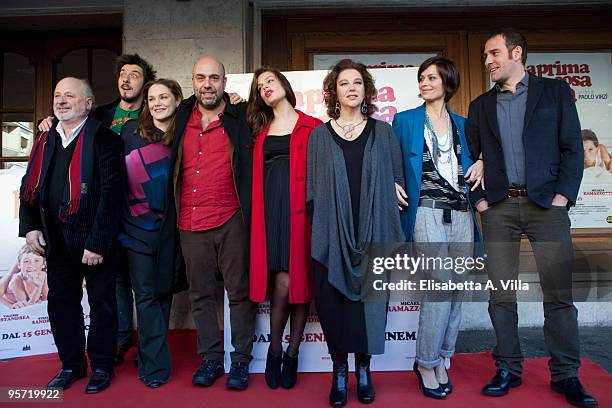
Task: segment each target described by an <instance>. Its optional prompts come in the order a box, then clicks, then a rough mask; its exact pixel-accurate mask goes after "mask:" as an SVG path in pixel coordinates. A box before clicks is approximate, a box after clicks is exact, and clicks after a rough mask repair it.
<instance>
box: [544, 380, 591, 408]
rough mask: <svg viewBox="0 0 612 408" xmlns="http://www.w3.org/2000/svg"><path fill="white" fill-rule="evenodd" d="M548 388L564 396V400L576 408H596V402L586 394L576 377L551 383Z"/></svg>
mask: <svg viewBox="0 0 612 408" xmlns="http://www.w3.org/2000/svg"><path fill="white" fill-rule="evenodd" d="M550 388H552V389H553V390H554V391H556V392H558V393H559V394H565V399H566V400H567V402H569V403H570V404H572V405H575V406H577V407H596V406H597V400H596V399H595V398H593V397H592V396H590V395H589V394H587V392H586V390H585V389H584V388H583V387H582V384H580V381H579V380H578V377H570V378H565V379H563V380H561V381H551V382H550Z"/></svg>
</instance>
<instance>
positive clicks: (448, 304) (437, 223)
mask: <svg viewBox="0 0 612 408" xmlns="http://www.w3.org/2000/svg"><path fill="white" fill-rule="evenodd" d="M443 211H444V210H441V209H434V208H428V207H419V208H418V209H417V214H416V222H415V226H414V233H413V248H414V254H415V256H420V255H421V254H423V255H425V256H426V257H440V258H446V257H451V258H455V257H471V256H473V252H472V251H471V249H472V245H471V244H465V243H466V242H467V243H472V242H473V241H474V223H473V221H472V215H471V213H469V212H464V211H451V221H452V222H451V223H445V222H444V221H443ZM419 277H420V278H421V279H432V280H435V281H436V282H447V281H449V280H451V281H454V282H457V281H463V280H464V278H465V274H457V273H455V271H453V270H447V269H443V268H436V269H428V270H427V271H425V272H424V273H423V274H419ZM435 295H440V296H435ZM433 296H435V297H436V299H433V298H432V297H433ZM432 297H430V296H429V295H428V296H427V297H425V298H424V299H423V301H422V302H421V311H420V315H419V331H418V336H417V344H416V361H417V363H418V364H419V365H420V366H422V367H424V368H434V367H436V366H438V365H439V364H440V357H445V358H450V357H452V355H453V353H454V352H455V343H456V341H457V334H458V333H459V325H460V323H461V299H462V297H463V293H461V292H459V291H454V292H452V293H446V294H442V293H436V294H432Z"/></svg>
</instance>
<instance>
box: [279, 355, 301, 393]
mask: <svg viewBox="0 0 612 408" xmlns="http://www.w3.org/2000/svg"><path fill="white" fill-rule="evenodd" d="M297 369H298V356H297V355H296V356H295V357H291V356H290V355H289V354H287V353H284V354H283V371H282V374H281V385H282V386H283V388H287V389H289V388H293V386H294V385H295V383H297Z"/></svg>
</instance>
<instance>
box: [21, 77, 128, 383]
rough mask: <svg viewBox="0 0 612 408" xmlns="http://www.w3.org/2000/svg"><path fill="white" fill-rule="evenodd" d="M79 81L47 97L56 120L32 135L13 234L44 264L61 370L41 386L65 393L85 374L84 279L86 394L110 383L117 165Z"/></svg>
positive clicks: (119, 149)
mask: <svg viewBox="0 0 612 408" xmlns="http://www.w3.org/2000/svg"><path fill="white" fill-rule="evenodd" d="M93 104H94V96H93V93H92V91H91V87H90V86H89V84H88V83H87V81H85V80H82V79H77V78H71V77H68V78H64V79H62V80H61V81H59V82H58V84H57V86H56V87H55V93H54V95H53V111H54V114H55V117H56V118H57V119H56V120H54V121H53V126H52V127H51V129H50V130H49V131H48V132H41V133H39V134H38V135H37V137H36V142H35V146H34V148H33V149H32V154H31V155H30V161H29V163H28V170H27V172H26V174H25V176H24V177H23V180H22V185H21V191H20V204H21V205H20V209H19V236H22V237H25V238H26V241H27V243H28V245H29V246H30V247H31V248H33V249H34V251H35V252H36V253H38V254H40V255H44V256H45V257H46V258H47V279H48V284H49V296H48V312H49V321H50V323H51V329H52V330H53V339H54V340H55V344H56V346H57V350H58V353H59V357H60V360H61V361H62V369H61V371H60V372H59V373H58V374H57V375H56V376H55V377H53V379H52V380H51V381H50V382H49V383H48V384H47V386H48V387H53V388H62V389H66V388H68V387H70V386H71V385H72V383H73V382H75V381H77V380H79V379H81V378H83V377H85V376H86V375H87V360H86V357H85V336H84V322H83V310H82V308H81V297H82V295H83V278H85V279H86V281H87V296H88V300H89V306H90V325H89V333H88V337H87V353H88V355H89V361H90V363H91V369H92V376H91V378H90V380H89V382H88V384H87V386H86V389H85V391H86V392H87V393H97V392H100V391H103V390H104V389H106V388H107V387H108V386H109V385H110V382H111V379H112V377H113V363H114V358H115V351H116V337H117V303H116V298H115V267H114V265H113V264H114V261H115V260H114V258H113V255H112V254H114V253H116V248H117V247H116V238H117V232H118V227H119V220H120V216H121V213H120V212H119V211H117V203H118V202H121V201H122V200H123V186H124V177H125V162H124V160H123V143H122V141H121V139H120V138H119V136H118V135H116V134H115V133H113V132H112V131H110V130H109V129H106V128H104V127H102V126H101V125H100V123H99V122H98V121H96V120H95V119H93V118H91V117H89V113H90V111H91V109H92V106H93Z"/></svg>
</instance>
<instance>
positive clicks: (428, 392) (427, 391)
mask: <svg viewBox="0 0 612 408" xmlns="http://www.w3.org/2000/svg"><path fill="white" fill-rule="evenodd" d="M412 369H413V370H414V374H415V375H416V376H417V379H418V380H419V389H420V390H422V391H423V395H424V396H426V397H429V398H435V399H444V398H446V393H445V392H444V389H442V387H440V386H439V387H438V388H427V387H425V384H423V376H422V375H421V372H420V371H419V365H418V364H417V362H416V361H415V362H414V366H413V367H412Z"/></svg>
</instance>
